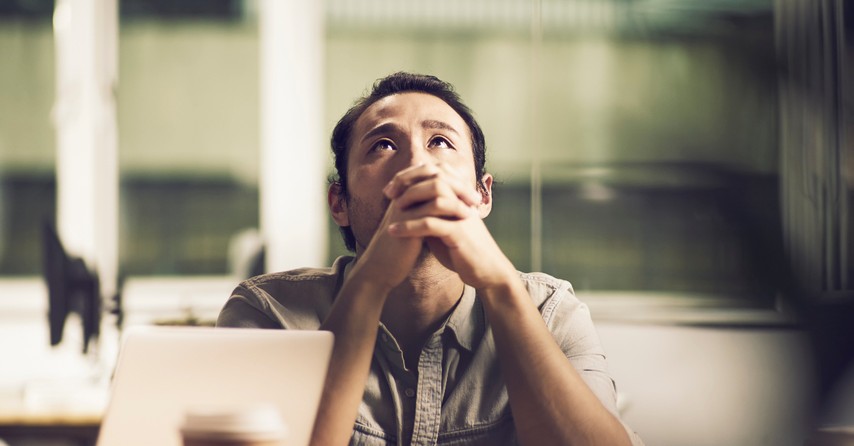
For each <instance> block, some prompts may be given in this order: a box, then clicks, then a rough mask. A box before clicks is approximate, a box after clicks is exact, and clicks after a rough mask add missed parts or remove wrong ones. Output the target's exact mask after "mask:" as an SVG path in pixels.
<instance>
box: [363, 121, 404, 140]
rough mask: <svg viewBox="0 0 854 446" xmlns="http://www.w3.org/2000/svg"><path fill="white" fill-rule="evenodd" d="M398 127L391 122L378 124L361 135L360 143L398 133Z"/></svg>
mask: <svg viewBox="0 0 854 446" xmlns="http://www.w3.org/2000/svg"><path fill="white" fill-rule="evenodd" d="M399 132H400V127H399V126H398V125H397V124H395V123H393V122H386V123H385V124H380V125H378V126H376V127H374V128H372V129H370V130H368V132H367V133H365V134H364V135H362V141H365V140H367V139H371V138H373V137H375V136H378V135H387V134H389V133H399Z"/></svg>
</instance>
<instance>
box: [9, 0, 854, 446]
mask: <svg viewBox="0 0 854 446" xmlns="http://www.w3.org/2000/svg"><path fill="white" fill-rule="evenodd" d="M81 17H83V19H81ZM86 17H88V18H89V19H91V21H88V22H87V21H85V20H86ZM80 20H84V22H83V23H84V25H80V24H79V21H80ZM75 36H78V37H75ZM80 36H82V37H80ZM852 65H854V5H852V3H851V2H850V1H845V0H820V1H818V0H816V1H812V0H706V1H696V0H491V1H486V0H457V1H450V0H441V1H423V0H326V1H325V2H299V1H295V0H288V1H281V2H273V1H269V2H265V1H263V0H262V1H252V0H208V1H198V0H118V1H117V2H115V3H113V2H106V1H103V2H99V1H90V2H85V1H82V0H67V1H63V0H57V1H53V0H0V309H2V310H0V336H1V337H0V339H3V341H0V344H2V345H0V364H3V366H2V367H0V415H3V416H0V439H3V438H4V432H5V437H6V438H7V439H6V441H7V442H9V443H10V445H15V444H68V443H67V442H68V441H70V440H68V436H67V435H63V433H62V432H64V431H60V432H59V433H57V431H56V427H57V426H55V425H45V424H44V423H43V424H38V423H36V425H33V423H29V424H28V422H27V419H28V418H27V417H25V416H24V415H23V414H26V413H28V412H39V411H40V410H43V409H44V410H52V411H56V410H59V409H57V407H59V408H65V407H67V406H73V407H78V408H79V407H84V406H85V407H86V408H87V409H86V411H84V412H86V413H87V414H88V415H87V417H88V418H85V422H84V423H82V424H84V425H85V426H84V429H82V430H81V431H82V432H83V433H82V434H80V435H81V438H83V440H81V441H84V442H85V441H86V440H85V438H87V437H86V435H87V434H86V433H87V432H88V433H89V434H91V431H92V429H93V428H96V426H97V414H98V407H99V406H98V404H99V401H100V400H99V396H98V395H100V394H98V393H97V389H100V388H103V384H102V383H103V380H104V379H105V376H106V377H107V378H108V375H109V372H105V370H109V367H110V364H111V361H114V356H115V350H116V349H117V347H116V342H117V341H116V339H117V336H118V335H117V333H118V329H119V327H120V326H127V325H128V324H151V323H155V324H167V323H178V324H204V323H210V321H212V320H213V319H214V318H215V316H216V313H217V311H218V310H219V308H220V307H221V306H222V304H223V303H224V301H225V299H226V298H227V297H228V294H229V292H230V291H231V289H232V288H233V287H234V286H235V285H236V283H237V282H238V281H239V280H240V279H241V278H242V277H245V276H247V275H248V274H251V273H252V272H261V271H264V270H268V271H269V270H278V269H283V268H286V267H295V266H306V265H310V266H323V265H328V264H330V263H331V261H332V260H333V259H334V258H335V257H337V256H338V255H342V254H346V251H345V249H344V247H343V243H342V242H341V240H340V236H339V235H338V231H337V227H335V225H334V223H333V222H332V220H331V219H330V218H329V217H328V214H327V213H326V210H325V201H324V198H325V196H324V195H323V192H324V188H325V186H326V184H327V183H326V181H327V177H328V176H329V175H330V174H332V159H331V155H330V153H329V149H328V142H327V141H328V135H329V134H330V131H331V129H332V127H333V126H334V124H335V122H336V121H337V119H338V118H339V117H340V116H341V115H342V114H343V113H344V112H345V111H346V109H347V108H348V107H349V106H350V105H351V104H352V102H353V100H355V99H356V98H358V97H359V96H360V95H361V94H362V93H364V92H366V91H367V89H368V88H369V87H370V85H371V84H372V82H373V81H374V80H376V79H378V78H380V77H383V76H385V75H387V74H389V73H392V72H395V71H401V70H403V71H413V72H421V73H430V74H434V75H436V76H438V77H440V78H442V79H443V80H447V81H449V82H451V83H452V84H454V85H455V86H456V87H457V90H458V91H459V93H460V94H461V95H462V97H463V99H464V101H465V102H466V103H467V104H468V105H469V106H470V107H471V108H472V109H473V110H474V111H475V115H476V117H477V119H478V120H479V122H480V124H481V125H482V126H483V129H484V132H485V134H486V140H487V170H488V171H489V172H491V173H493V174H494V175H495V177H496V179H497V185H496V186H495V190H494V194H495V207H494V211H493V213H492V215H490V216H489V217H488V218H487V219H486V223H487V225H488V226H489V228H490V229H491V231H492V232H493V234H494V236H495V238H496V239H497V240H498V242H499V244H500V245H501V246H502V247H503V248H504V250H505V252H506V253H507V254H508V256H509V257H510V258H511V260H512V261H513V262H514V264H515V265H516V267H517V268H518V269H520V270H536V271H544V272H547V273H549V274H552V275H554V276H558V277H562V278H566V279H567V280H569V281H571V282H572V283H573V285H574V287H575V289H576V292H577V294H578V295H579V297H581V298H582V300H584V301H585V302H587V303H588V304H589V305H590V307H591V309H592V311H593V316H594V319H595V320H596V322H597V325H598V327H599V329H600V335H601V337H602V342H603V344H605V347H606V351H608V352H609V360H610V363H611V366H612V369H613V374H614V376H615V378H616V379H617V383H618V386H619V387H618V390H619V391H620V394H621V407H622V408H623V415H624V418H625V420H626V421H627V422H628V423H629V424H630V425H632V427H634V428H635V429H636V430H637V431H638V432H639V433H640V435H641V436H642V437H643V438H645V440H646V441H647V444H650V445H652V444H658V445H680V444H681V445H685V444H691V445H703V444H708V445H720V444H730V445H757V444H768V445H772V444H773V445H787V444H792V445H795V444H804V442H805V440H806V439H807V438H808V437H809V435H810V434H809V432H810V431H811V430H812V429H813V428H814V427H815V426H828V425H849V426H851V425H854V403H852V399H854V398H851V397H850V396H851V394H852V393H854V384H851V382H854V377H853V376H851V375H852V372H851V370H850V367H849V365H850V363H851V361H850V358H851V356H852V354H851V352H852V347H851V345H852V344H854V342H851V339H852V337H851V335H852V330H851V327H852V326H854V316H852V314H854V311H852V291H854V246H853V245H852V240H854V214H852V212H854V207H852V204H854V191H852V189H854V88H853V87H852V84H851V79H852V78H854V70H852ZM87 67H89V68H87ZM87 70H88V71H87ZM86 98H89V99H88V100H89V102H87V99H86ZM81 104H82V105H81ZM86 104H88V105H86ZM93 104H94V105H93ZM80 110H83V112H81V111H80ZM87 119H88V121H87ZM87 122H88V123H89V124H87ZM87 125H88V126H89V127H87ZM75 126H78V127H75ZM81 128H83V129H85V128H89V129H90V130H91V133H89V135H90V139H89V140H87V139H86V137H85V136H84V137H81V136H80V135H81V130H80V129H81ZM75 129H76V130H75ZM75 132H77V133H75ZM83 133H85V132H83ZM81 141H83V143H81ZM86 141H89V142H90V143H91V144H89V145H86V143H85V142H86ZM81 144H82V145H81ZM86 147H90V149H87V148H86ZM91 147H94V148H95V149H91ZM45 224H47V225H49V226H53V227H55V228H57V229H58V235H59V238H60V239H61V240H62V242H63V244H64V245H65V248H66V250H67V251H68V254H69V255H71V256H75V255H76V256H79V257H80V258H81V260H82V261H83V264H84V265H85V266H86V268H88V270H89V271H90V273H92V274H95V275H96V276H98V277H99V278H100V286H101V288H100V292H99V298H100V302H101V305H102V306H103V308H102V310H103V311H101V312H100V314H101V316H100V317H98V318H97V322H98V324H101V328H102V330H101V331H102V333H101V336H100V338H99V339H98V343H97V344H96V345H95V348H94V349H93V350H94V353H93V352H92V351H89V352H87V353H86V354H81V353H80V352H79V350H80V344H81V343H87V342H88V341H87V339H86V338H85V336H84V335H81V334H80V333H79V332H80V321H77V320H76V319H73V318H74V317H75V316H74V315H72V320H73V321H74V322H73V323H69V327H68V329H67V330H65V335H66V339H65V340H63V342H62V343H61V344H60V345H58V346H56V347H52V348H51V347H50V345H49V344H50V342H49V341H48V337H49V336H48V335H49V333H48V324H47V317H46V313H47V311H48V308H49V307H50V305H49V301H48V294H49V293H48V287H47V282H46V277H47V276H46V270H47V268H48V267H47V266H46V260H45V255H46V254H45V249H44V246H45V235H44V234H45V232H44V227H45V226H44V225H45ZM301 224H302V226H301ZM87 234H88V235H87ZM119 310H120V311H119ZM81 314H82V313H81ZM81 318H82V316H81ZM83 323H84V325H85V321H83ZM69 337H71V339H72V340H69V339H68V338H69ZM81 338H82V339H81ZM57 376H58V377H59V378H57ZM846 376H848V378H846ZM57 381H60V382H63V381H64V382H66V383H68V382H76V383H80V382H84V383H87V384H91V387H92V388H94V389H96V390H93V392H94V393H93V392H90V393H88V394H85V395H82V394H81V393H82V392H68V391H67V389H65V390H62V389H61V390H57V387H61V386H57V385H56V384H55V383H56V382H57ZM34 382H35V384H34ZM845 383H848V384H845ZM846 385H847V386H848V387H845V386H846ZM99 386H100V387H99ZM67 387H69V386H66V388H67ZM75 388H79V386H78V387H75ZM840 389H841V390H840ZM845 389H848V390H845ZM92 394H95V395H96V396H94V397H92V396H91V395H92ZM101 396H103V395H101ZM4 398H5V399H4ZM81 399H82V400H81ZM68 400H71V401H74V403H73V404H69V403H68ZM81 401H84V402H85V403H81ZM45 408H47V409H45ZM4 414H5V415H4ZM92 414H94V415H92ZM4 416H5V418H4ZM48 424H49V423H48ZM58 424H59V425H62V423H58ZM2 426H5V429H6V430H4V428H3V427H2ZM34 426H35V427H34ZM60 427H62V426H60ZM65 427H66V428H67V427H68V426H65ZM86 429H89V430H88V431H87V430H86ZM90 436H91V435H90ZM74 441H77V440H74Z"/></svg>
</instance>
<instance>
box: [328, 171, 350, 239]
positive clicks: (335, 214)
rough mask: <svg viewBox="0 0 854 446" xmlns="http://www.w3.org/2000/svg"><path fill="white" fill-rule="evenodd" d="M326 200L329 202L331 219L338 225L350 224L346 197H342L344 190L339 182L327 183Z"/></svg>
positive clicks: (345, 225)
mask: <svg viewBox="0 0 854 446" xmlns="http://www.w3.org/2000/svg"><path fill="white" fill-rule="evenodd" d="M326 201H327V202H328V203H329V211H330V212H331V213H332V219H333V220H335V224H337V225H338V226H339V227H342V228H343V227H347V226H350V214H349V213H348V212H347V199H346V198H344V190H343V188H342V187H341V183H339V182H337V181H335V182H333V183H332V184H330V185H329V190H328V191H327V192H326Z"/></svg>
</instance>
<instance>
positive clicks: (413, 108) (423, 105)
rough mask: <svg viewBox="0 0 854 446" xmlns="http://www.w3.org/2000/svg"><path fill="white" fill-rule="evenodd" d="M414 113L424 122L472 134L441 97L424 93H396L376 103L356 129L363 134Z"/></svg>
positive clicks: (357, 122) (366, 111) (369, 108)
mask: <svg viewBox="0 0 854 446" xmlns="http://www.w3.org/2000/svg"><path fill="white" fill-rule="evenodd" d="M413 112H415V113H416V116H418V117H419V118H422V119H423V120H424V121H433V122H443V123H445V124H448V125H449V126H451V127H453V128H455V129H457V130H458V132H460V133H461V134H470V131H469V128H468V125H467V124H466V123H465V121H464V120H463V118H462V116H460V114H459V113H457V112H456V110H454V109H453V108H452V107H451V106H450V105H448V104H447V103H446V102H445V101H443V100H442V99H440V98H439V97H436V96H433V95H431V94H428V93H422V92H404V93H395V94H392V95H389V96H386V97H384V98H382V99H380V100H378V101H376V102H374V103H373V104H371V105H370V106H369V107H368V108H367V109H365V111H364V112H362V114H361V115H360V116H359V118H358V119H357V120H356V124H355V126H354V129H355V130H356V133H358V134H363V133H365V132H367V131H369V130H370V129H371V128H372V127H374V126H376V125H378V124H379V123H380V122H382V121H385V120H388V119H389V118H392V117H394V116H397V115H400V114H404V113H413ZM463 132H465V133H463ZM353 136H357V135H353Z"/></svg>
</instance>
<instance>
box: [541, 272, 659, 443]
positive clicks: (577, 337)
mask: <svg viewBox="0 0 854 446" xmlns="http://www.w3.org/2000/svg"><path fill="white" fill-rule="evenodd" d="M560 282H561V283H560V285H559V286H558V287H557V289H556V290H555V291H554V294H553V295H552V296H551V298H550V299H548V300H547V301H546V302H545V303H544V305H543V307H542V309H543V317H544V319H545V321H546V324H547V325H548V327H549V329H550V330H551V332H552V334H553V335H554V337H555V340H556V341H557V343H558V345H559V346H560V348H561V350H563V353H564V355H566V357H567V359H569V361H570V363H571V364H572V366H573V367H574V368H575V370H577V371H578V373H579V375H581V378H582V379H583V380H584V382H585V383H587V386H588V387H590V390H592V391H593V393H594V394H595V395H596V397H597V398H598V399H599V401H600V402H601V403H602V405H603V406H605V409H607V410H608V411H609V412H611V414H613V415H614V416H615V417H617V419H618V420H620V422H621V423H622V424H623V426H624V428H625V429H626V433H627V434H628V435H629V438H630V439H631V441H632V444H633V445H635V446H638V445H643V441H642V440H641V439H640V437H639V436H638V435H637V434H636V433H635V432H634V431H633V430H632V429H631V428H630V427H629V426H627V425H626V424H625V423H623V422H622V420H621V419H620V414H619V412H618V410H617V388H616V384H615V383H614V380H613V379H612V378H611V375H610V374H609V372H608V362H607V358H606V356H605V351H604V349H603V348H602V345H601V343H600V342H599V335H598V333H597V332H596V328H595V327H594V325H593V319H592V318H591V316H590V310H589V309H588V308H587V305H585V304H584V303H582V302H581V301H579V300H578V298H577V297H575V293H574V292H573V290H572V286H571V285H570V284H569V282H566V281H560Z"/></svg>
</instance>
